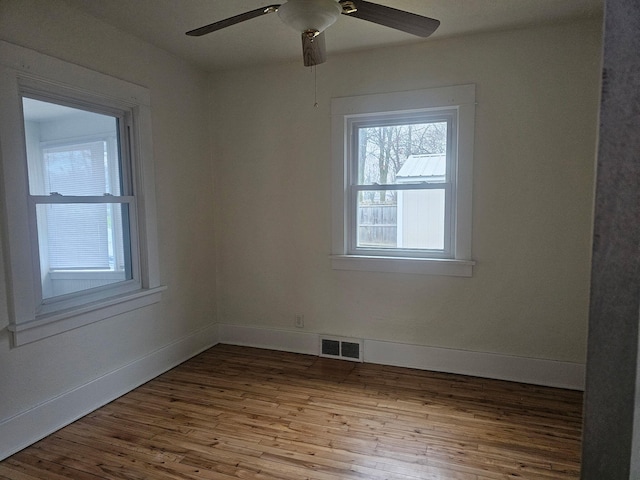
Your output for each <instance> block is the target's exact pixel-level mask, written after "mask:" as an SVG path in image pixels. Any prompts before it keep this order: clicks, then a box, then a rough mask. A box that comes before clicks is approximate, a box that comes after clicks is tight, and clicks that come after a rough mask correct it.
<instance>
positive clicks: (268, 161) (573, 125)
mask: <svg viewBox="0 0 640 480" xmlns="http://www.w3.org/2000/svg"><path fill="white" fill-rule="evenodd" d="M600 29H601V25H600V21H599V19H593V20H585V21H580V22H576V23H570V24H562V25H552V26H545V27H537V28H528V29H522V30H515V31H508V32H500V33H492V34H482V35H477V36H472V37H466V38H453V39H445V40H441V41H433V42H426V43H424V44H418V45H413V46H402V47H395V48H389V49H383V50H377V51H367V52H360V53H353V54H345V55H332V56H330V58H329V61H328V63H326V64H324V65H321V66H319V67H318V69H317V82H318V101H319V106H318V107H317V108H314V107H313V103H314V76H313V74H312V73H311V72H310V71H309V70H308V69H305V68H304V67H302V65H301V64H299V63H296V64H291V65H284V66H282V65H280V66H273V67H264V68H255V69H247V70H243V71H234V72H228V73H225V74H220V75H215V76H213V79H212V87H211V88H212V93H213V96H212V104H211V112H212V114H213V119H214V120H213V123H212V124H211V137H212V138H213V142H214V147H213V162H214V170H215V175H214V178H215V191H216V196H215V199H216V200H215V202H214V204H215V209H216V216H217V217H216V227H217V228H216V232H217V233H216V235H217V237H216V238H217V244H218V248H217V250H216V251H217V255H218V260H217V264H218V278H219V289H218V292H217V298H218V314H219V315H218V319H219V321H220V322H221V323H229V324H237V325H253V326H259V327H267V328H274V329H293V323H294V314H296V313H300V314H304V315H305V324H306V325H305V329H306V331H310V332H317V333H327V334H333V335H346V336H354V337H364V338H369V339H379V340H388V341H395V342H406V343H415V344H419V345H427V346H438V347H448V348H455V349H462V350H471V351H477V352H492V353H502V354H509V355H517V356H525V357H532V358H544V359H552V360H563V361H570V362H579V363H582V362H584V361H585V346H586V331H587V310H588V289H589V263H590V244H591V236H590V235H591V220H592V216H591V213H592V189H593V172H594V158H595V145H596V127H597V110H598V96H599V67H600V48H601V40H600V38H601V30H600ZM467 83H475V84H476V85H477V102H478V105H477V110H476V138H475V142H476V148H475V166H474V170H475V171H474V192H473V199H474V202H473V209H474V213H473V224H474V227H473V257H474V259H475V260H476V261H477V266H476V267H475V270H474V276H473V278H453V277H437V276H418V275H402V274H389V273H363V272H348V271H334V270H332V269H331V266H330V262H329V254H330V245H331V232H330V228H331V218H330V212H331V198H330V191H331V170H330V167H331V158H330V152H331V150H330V99H331V98H332V97H340V96H351V95H359V94H369V93H382V92H392V91H402V90H411V89H421V88H428V87H437V86H446V85H459V84H467Z"/></svg>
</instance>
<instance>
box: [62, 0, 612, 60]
mask: <svg viewBox="0 0 640 480" xmlns="http://www.w3.org/2000/svg"><path fill="white" fill-rule="evenodd" d="M65 1H66V2H67V3H69V4H70V5H72V6H74V7H76V8H78V9H80V10H83V11H85V12H86V13H89V14H91V15H93V16H96V17H98V18H100V19H102V20H104V21H105V22H107V23H109V24H111V25H113V26H115V27H117V28H118V29H120V30H122V31H124V32H128V33H130V34H132V35H135V36H137V37H140V38H142V39H144V40H146V41H148V42H150V43H152V44H154V45H156V46H158V47H160V48H162V49H164V50H167V51H169V52H172V53H174V54H176V55H178V56H180V57H183V58H185V59H188V60H190V61H191V62H194V63H195V64H197V65H199V66H200V67H202V68H204V69H206V70H209V71H215V70H222V69H230V68H241V67H245V66H250V65H259V64H267V63H274V62H285V61H292V60H295V59H299V60H300V63H301V64H302V56H301V49H302V47H301V45H300V37H299V34H298V33H296V32H295V31H293V30H292V29H290V28H289V27H287V26H286V25H284V24H283V23H282V22H281V21H280V19H279V18H278V16H277V14H269V15H264V16H262V17H259V18H255V19H252V20H249V21H247V22H244V23H240V24H237V25H233V26H231V27H228V28H226V29H224V30H220V31H218V32H214V33H210V34H208V35H206V36H203V37H188V36H186V35H185V32H186V31H188V30H192V29H194V28H197V27H200V26H203V25H206V24H209V23H213V22H216V21H218V20H223V19H225V18H228V17H231V16H233V15H237V14H240V13H244V12H246V11H249V10H254V9H256V8H260V7H262V6H265V5H269V4H273V3H278V1H280V3H284V0H276V1H274V0H108V1H105V0H65ZM603 1H604V0H376V1H375V2H374V3H379V4H382V5H386V6H388V7H393V8H397V9H400V10H407V11H410V12H413V13H417V14H420V15H424V16H428V17H433V18H437V19H438V20H440V21H441V25H440V27H439V28H438V30H437V31H436V32H435V34H434V35H432V36H431V37H430V39H426V40H425V39H421V38H418V37H414V36H412V35H409V34H406V33H403V32H399V31H396V30H392V29H390V28H387V27H383V26H380V25H376V24H373V23H370V22H366V21H363V20H359V19H355V18H348V17H346V16H341V17H340V18H339V19H338V21H337V22H336V23H335V24H334V25H333V26H331V27H329V29H328V30H327V31H326V34H325V35H326V43H327V53H328V57H329V60H328V61H331V55H332V54H337V53H339V52H345V51H353V50H358V49H366V48H376V47H381V46H384V45H393V44H402V43H411V42H424V41H427V42H428V41H430V40H431V39H438V38H444V37H449V36H457V35H464V34H469V33H477V32H483V31H492V30H503V29H509V28H517V27H522V26H527V25H534V24H540V23H547V22H562V21H566V20H569V19H571V18H575V17H586V16H594V17H598V16H600V15H601V12H602V4H603Z"/></svg>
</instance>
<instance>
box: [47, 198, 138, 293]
mask: <svg viewBox="0 0 640 480" xmlns="http://www.w3.org/2000/svg"><path fill="white" fill-rule="evenodd" d="M36 220H37V225H38V245H39V253H40V275H41V280H42V292H43V298H51V297H55V296H58V295H65V294H68V293H74V292H78V291H82V290H87V289H90V288H94V287H100V286H103V285H108V284H111V283H116V282H121V281H124V280H128V279H131V278H132V277H131V253H130V248H129V241H128V239H129V238H130V234H129V205H128V204H126V203H125V204H119V203H75V204H66V203H64V204H39V205H37V206H36Z"/></svg>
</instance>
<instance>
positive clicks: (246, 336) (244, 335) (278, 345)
mask: <svg viewBox="0 0 640 480" xmlns="http://www.w3.org/2000/svg"><path fill="white" fill-rule="evenodd" d="M218 335H219V341H220V343H227V344H230V345H242V346H245V347H256V348H266V349H269V350H280V351H283V352H293V353H305V354H307V355H318V354H319V353H320V352H319V349H318V345H319V343H318V342H319V338H320V337H319V335H318V334H316V333H308V332H304V331H302V330H300V331H297V330H273V329H270V328H261V327H247V326H242V325H228V324H219V325H218Z"/></svg>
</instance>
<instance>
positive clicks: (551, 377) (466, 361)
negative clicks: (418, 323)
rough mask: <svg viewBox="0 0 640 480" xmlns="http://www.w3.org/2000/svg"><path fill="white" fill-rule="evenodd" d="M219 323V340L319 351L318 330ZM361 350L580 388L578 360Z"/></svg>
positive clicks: (399, 361)
mask: <svg viewBox="0 0 640 480" xmlns="http://www.w3.org/2000/svg"><path fill="white" fill-rule="evenodd" d="M219 328H220V329H219V341H220V343H227V344H231V345H244V346H249V347H258V348H267V349H271V350H281V351H286V352H295V353H306V354H309V355H319V338H320V335H319V334H316V333H309V332H304V331H293V330H273V329H268V328H261V327H248V326H239V325H228V324H221V325H219ZM363 353H364V361H365V362H367V363H377V364H381V365H394V366H398V367H407V368H417V369H420V370H432V371H436V372H447V373H457V374H462V375H471V376H475V377H483V378H493V379H497V380H508V381H513V382H522V383H530V384H533V385H544V386H549V387H559V388H568V389H572V390H584V378H585V365H584V364H582V363H572V362H561V361H556V360H545V359H539V358H528V357H516V356H511V355H501V354H496V353H485V352H470V351H465V350H455V349H450V348H438V347H429V346H424V345H410V344H404V343H397V342H383V341H379V340H367V339H364V347H363Z"/></svg>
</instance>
